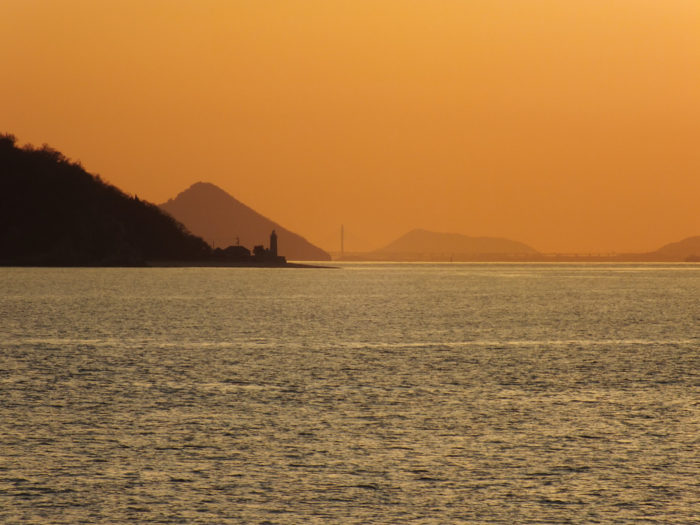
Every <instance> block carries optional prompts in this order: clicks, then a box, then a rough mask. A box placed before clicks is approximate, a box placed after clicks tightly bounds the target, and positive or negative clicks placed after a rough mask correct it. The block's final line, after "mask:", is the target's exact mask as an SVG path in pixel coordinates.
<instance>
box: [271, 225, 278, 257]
mask: <svg viewBox="0 0 700 525" xmlns="http://www.w3.org/2000/svg"><path fill="white" fill-rule="evenodd" d="M270 255H272V256H273V257H277V234H276V233H275V230H272V233H271V234H270Z"/></svg>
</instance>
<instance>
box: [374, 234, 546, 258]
mask: <svg viewBox="0 0 700 525" xmlns="http://www.w3.org/2000/svg"><path fill="white" fill-rule="evenodd" d="M371 255H372V256H375V257H376V258H379V259H386V260H399V261H409V260H416V261H424V260H426V261H441V260H455V261H460V260H475V259H476V260H480V259H483V258H486V259H488V258H494V256H496V258H498V259H507V258H509V257H514V258H522V257H523V256H533V255H538V252H537V251H536V250H535V249H534V248H531V247H530V246H528V245H526V244H523V243H521V242H517V241H511V240H508V239H498V238H493V237H469V236H467V235H460V234H458V233H436V232H430V231H426V230H420V229H417V230H413V231H411V232H409V233H407V234H405V235H403V236H402V237H399V238H398V239H396V240H395V241H394V242H392V243H390V244H388V245H387V246H385V247H384V248H381V249H379V250H376V251H374V252H372V253H371Z"/></svg>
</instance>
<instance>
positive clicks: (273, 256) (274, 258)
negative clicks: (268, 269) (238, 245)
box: [253, 230, 287, 264]
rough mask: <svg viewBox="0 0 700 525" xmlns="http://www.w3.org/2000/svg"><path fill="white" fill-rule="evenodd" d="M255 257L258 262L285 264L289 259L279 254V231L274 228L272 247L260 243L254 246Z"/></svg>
mask: <svg viewBox="0 0 700 525" xmlns="http://www.w3.org/2000/svg"><path fill="white" fill-rule="evenodd" d="M253 259H255V260H256V261H258V262H264V263H275V264H284V263H286V262H287V259H286V258H285V257H284V256H282V255H277V233H275V230H272V233H271V234H270V248H267V249H266V248H265V247H264V246H263V245H262V244H259V245H257V246H255V247H254V248H253Z"/></svg>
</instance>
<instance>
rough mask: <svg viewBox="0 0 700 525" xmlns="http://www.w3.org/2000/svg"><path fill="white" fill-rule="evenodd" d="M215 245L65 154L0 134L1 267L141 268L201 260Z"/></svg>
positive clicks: (209, 254) (206, 256)
mask: <svg viewBox="0 0 700 525" xmlns="http://www.w3.org/2000/svg"><path fill="white" fill-rule="evenodd" d="M210 256H211V248H210V247H209V246H208V245H207V244H206V243H205V242H204V241H203V240H202V239H200V238H199V237H195V236H194V235H192V234H190V233H189V232H187V230H185V228H184V226H182V224H180V223H178V222H177V221H176V220H175V219H173V218H172V217H170V216H169V215H167V214H165V213H163V212H162V211H161V210H160V209H159V208H158V207H157V206H155V205H154V204H151V203H148V202H145V201H142V200H140V199H139V198H138V197H135V196H134V197H130V196H128V195H126V194H124V193H123V192H122V191H120V190H119V189H117V188H116V187H114V186H111V185H109V184H107V183H105V182H103V181H102V180H100V178H99V177H97V176H95V175H91V174H90V173H87V172H86V171H85V170H84V169H83V167H82V166H81V165H80V164H78V163H74V162H71V161H69V160H68V159H67V158H66V157H64V156H63V155H62V154H61V153H59V152H57V151H55V150H53V149H51V148H50V147H48V146H46V145H45V146H43V147H42V148H41V149H34V148H32V147H30V146H25V147H22V148H20V147H17V145H16V144H15V138H14V137H13V136H12V135H0V264H4V265H38V266H99V265H116V266H123V265H141V264H144V263H145V262H146V261H150V260H180V261H195V260H202V259H206V258H208V257H210Z"/></svg>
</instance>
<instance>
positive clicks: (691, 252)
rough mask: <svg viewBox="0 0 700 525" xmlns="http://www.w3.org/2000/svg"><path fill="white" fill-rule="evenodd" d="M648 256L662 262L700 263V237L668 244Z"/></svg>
mask: <svg viewBox="0 0 700 525" xmlns="http://www.w3.org/2000/svg"><path fill="white" fill-rule="evenodd" d="M648 255H649V256H650V257H651V258H653V259H657V260H662V261H686V260H692V261H700V235H698V236H696V237H688V238H687V239H683V240H682V241H678V242H672V243H669V244H666V245H664V246H662V247H661V248H659V249H658V250H656V251H654V252H651V253H650V254H648Z"/></svg>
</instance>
